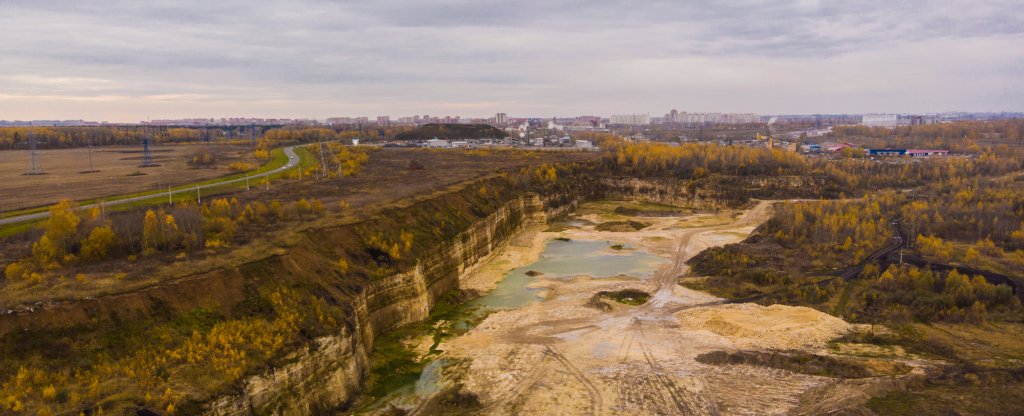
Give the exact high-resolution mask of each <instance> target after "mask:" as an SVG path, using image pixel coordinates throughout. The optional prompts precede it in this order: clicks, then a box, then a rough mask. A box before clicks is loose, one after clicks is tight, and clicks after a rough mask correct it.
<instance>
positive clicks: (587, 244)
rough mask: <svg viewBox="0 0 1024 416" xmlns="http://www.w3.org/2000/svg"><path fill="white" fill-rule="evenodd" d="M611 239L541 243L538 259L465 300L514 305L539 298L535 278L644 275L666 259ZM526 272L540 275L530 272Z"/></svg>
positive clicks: (476, 304)
mask: <svg viewBox="0 0 1024 416" xmlns="http://www.w3.org/2000/svg"><path fill="white" fill-rule="evenodd" d="M613 245H617V243H615V242H612V241H592V240H570V241H563V240H551V241H548V242H547V244H546V245H545V247H544V252H543V253H542V254H541V256H540V259H538V260H537V261H535V262H533V263H531V264H528V265H526V266H523V267H519V268H516V269H513V270H512V271H510V272H509V273H508V274H507V275H505V278H504V279H502V280H501V281H500V282H498V284H497V286H496V287H495V288H494V290H492V291H490V292H488V293H487V294H486V295H484V296H481V297H479V298H477V299H476V300H473V301H471V302H469V303H468V304H467V306H469V307H478V308H479V309H481V310H483V311H484V312H486V311H487V310H496V309H515V308H519V307H523V306H526V305H527V304H529V303H531V302H536V301H538V300H540V299H541V298H540V294H541V289H537V288H531V287H528V286H529V285H530V284H532V283H534V282H536V281H537V279H538V278H546V279H565V278H569V277H573V276H579V275H587V276H591V277H594V278H607V277H613V276H619V275H627V276H632V277H636V278H640V279H646V278H649V277H651V276H652V275H654V272H655V271H656V270H657V269H658V267H659V266H661V265H663V264H666V263H667V262H668V260H666V259H664V258H661V257H658V256H655V255H652V254H650V253H647V252H645V251H640V250H633V249H632V247H630V246H628V245H622V250H613V249H612V248H611V247H612V246H613ZM529 272H539V273H541V274H540V275H536V276H530V275H529V274H528V273H529Z"/></svg>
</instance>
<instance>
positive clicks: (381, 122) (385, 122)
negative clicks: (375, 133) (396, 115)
mask: <svg viewBox="0 0 1024 416" xmlns="http://www.w3.org/2000/svg"><path fill="white" fill-rule="evenodd" d="M377 125H378V126H389V125H391V117H390V116H377Z"/></svg>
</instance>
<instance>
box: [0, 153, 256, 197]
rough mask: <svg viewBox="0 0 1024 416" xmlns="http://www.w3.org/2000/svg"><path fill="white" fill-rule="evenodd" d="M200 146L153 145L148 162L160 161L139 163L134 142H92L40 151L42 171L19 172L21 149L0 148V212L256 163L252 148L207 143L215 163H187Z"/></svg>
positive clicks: (163, 184) (24, 157)
mask: <svg viewBox="0 0 1024 416" xmlns="http://www.w3.org/2000/svg"><path fill="white" fill-rule="evenodd" d="M201 146H202V145H166V146H154V147H153V148H152V149H153V161H154V162H155V163H157V164H159V165H160V166H156V167H148V168H140V167H139V166H138V165H139V163H140V162H141V160H142V152H141V149H140V148H138V147H97V148H94V149H93V151H92V159H93V167H94V168H95V169H96V170H98V171H99V172H92V173H83V172H86V171H88V170H89V150H88V149H85V148H79V149H60V150H40V151H38V154H37V160H38V163H39V165H40V166H41V169H42V171H43V174H42V175H25V172H26V171H28V168H29V165H30V156H29V153H28V152H26V151H3V152H0V211H2V213H8V212H10V211H16V210H24V209H26V208H33V207H39V206H46V205H50V204H53V203H55V202H57V201H59V200H60V199H63V198H70V199H73V200H76V201H84V200H90V199H95V198H101V197H105V196H110V195H122V194H131V193H137V192H144V191H151V190H156V189H166V188H167V187H168V186H178V185H184V184H189V183H193V182H200V181H204V180H209V179H212V178H217V177H220V176H224V175H227V174H230V173H231V171H229V170H228V168H227V166H228V164H230V163H233V162H247V163H252V164H258V163H257V162H256V160H255V159H254V158H253V156H252V148H251V147H249V146H240V145H211V146H208V148H209V149H210V151H211V153H213V154H214V155H215V156H216V159H217V160H216V163H215V164H214V165H213V166H212V167H208V168H193V167H191V166H189V165H188V161H189V159H190V158H191V156H192V154H193V152H195V150H196V149H197V148H199V147H201Z"/></svg>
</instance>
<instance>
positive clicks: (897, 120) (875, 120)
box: [861, 114, 939, 127]
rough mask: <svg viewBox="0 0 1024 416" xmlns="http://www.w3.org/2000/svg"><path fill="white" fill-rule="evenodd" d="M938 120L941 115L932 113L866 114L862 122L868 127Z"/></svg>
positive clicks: (917, 124)
mask: <svg viewBox="0 0 1024 416" xmlns="http://www.w3.org/2000/svg"><path fill="white" fill-rule="evenodd" d="M938 122H939V117H938V116H936V115H932V114H924V115H919V114H865V115H864V117H863V121H862V122H861V123H862V124H864V125H865V126H868V127H901V126H921V125H925V124H935V123H938Z"/></svg>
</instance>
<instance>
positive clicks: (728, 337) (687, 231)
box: [441, 202, 851, 415]
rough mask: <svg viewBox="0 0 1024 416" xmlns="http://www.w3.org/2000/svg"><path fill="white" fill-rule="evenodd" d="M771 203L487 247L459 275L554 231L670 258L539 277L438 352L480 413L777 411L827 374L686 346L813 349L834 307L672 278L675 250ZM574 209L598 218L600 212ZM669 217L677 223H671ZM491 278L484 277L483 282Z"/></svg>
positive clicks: (739, 227) (526, 258) (677, 258)
mask: <svg viewBox="0 0 1024 416" xmlns="http://www.w3.org/2000/svg"><path fill="white" fill-rule="evenodd" d="M770 213H771V204H770V203H768V202H762V203H760V204H758V205H757V206H756V207H754V208H753V209H751V210H748V211H746V212H742V213H739V212H737V213H732V214H729V213H726V214H719V215H717V216H716V215H712V214H701V215H704V216H707V217H715V218H701V217H700V216H699V215H698V216H689V217H687V218H680V217H665V218H653V217H652V218H638V219H639V220H641V221H644V222H647V223H650V224H652V225H651V226H649V227H647V228H645V229H643V230H641V231H636V232H600V231H595V230H594V226H593V225H584V226H580V227H576V228H570V229H567V230H564V231H560V232H557V233H551V232H533V233H531V234H529V235H528V236H525V237H522V238H521V239H520V240H519V243H520V248H519V249H516V250H510V252H509V253H507V254H504V255H500V256H497V257H496V258H495V259H493V260H492V262H493V263H492V264H490V265H484V267H482V268H481V269H480V273H481V274H480V275H479V276H476V277H475V278H474V279H471V282H473V286H474V287H475V288H477V289H481V290H486V289H487V288H488V287H489V286H490V285H493V282H494V281H495V280H496V279H497V278H500V276H501V275H502V274H501V271H502V270H508V269H509V268H511V267H516V266H521V265H524V264H528V263H529V262H530V261H532V260H534V259H536V257H537V256H538V255H539V254H540V251H541V248H542V247H543V242H544V241H545V240H547V239H549V238H553V237H555V236H560V237H567V238H571V239H578V240H610V241H616V242H622V243H627V244H629V245H631V246H634V247H637V248H642V249H644V250H648V251H649V252H651V253H654V254H657V255H660V256H664V257H666V258H670V259H671V262H670V263H669V264H667V265H666V266H663V267H662V268H660V269H659V270H658V271H657V272H656V273H655V274H654V276H653V277H650V278H647V279H638V278H632V277H628V276H620V277H615V278H603V279H593V278H589V277H587V276H577V277H574V278H571V279H557V280H556V279H544V278H543V276H542V277H541V278H540V279H539V280H538V282H537V283H536V285H538V286H543V287H545V288H546V289H547V291H546V295H545V299H544V300H542V301H539V302H535V303H532V304H530V305H528V306H525V307H522V308H519V309H514V310H506V311H499V312H495V313H493V314H491V315H490V316H488V317H487V318H486V319H485V320H484V321H483V322H482V323H481V324H480V325H479V326H477V327H476V328H474V329H473V330H472V331H470V332H469V333H467V334H465V335H463V336H460V337H457V338H453V339H451V340H448V341H447V342H445V343H444V344H443V345H442V346H441V349H442V350H444V351H445V353H444V354H445V356H446V358H449V359H455V360H462V361H463V362H466V363H468V367H463V368H465V369H466V370H467V371H463V372H462V373H463V374H461V375H460V376H459V377H460V381H461V382H462V383H463V386H464V388H465V389H466V390H468V391H470V392H473V393H475V394H477V395H478V396H479V398H480V401H481V403H482V404H483V406H484V411H483V413H484V414H495V415H505V414H509V415H511V414H519V415H523V414H526V415H553V414H560V415H567V414H580V415H584V414H585V415H601V414H751V415H754V414H757V415H761V414H785V413H788V412H791V411H793V410H794V409H796V408H797V407H798V406H799V405H801V404H802V401H804V402H805V401H806V398H805V397H806V394H807V393H808V392H811V391H814V390H821V389H823V388H825V387H827V386H828V385H829V384H830V383H834V382H835V381H834V380H833V379H830V378H827V377H820V376H810V375H802V374H797V373H792V372H787V371H783V370H776V369H771V368H768V367H754V366H747V365H727V366H714V365H704V364H701V363H698V362H697V361H695V360H694V358H695V357H696V356H697V355H699V354H702V353H705V352H709V351H714V350H738V349H779V350H789V349H802V350H809V351H817V350H820V349H822V348H823V347H824V345H825V343H826V342H827V341H829V340H830V339H833V338H835V337H837V336H840V335H842V334H844V333H846V332H848V331H850V330H851V326H850V325H849V324H847V323H846V322H844V321H842V320H841V319H838V318H834V317H832V316H830V315H827V314H824V313H821V312H818V311H816V310H813V309H809V308H801V307H789V306H782V305H773V306H769V307H764V306H760V305H755V304H721V303H720V302H719V301H720V300H721V299H717V298H715V297H713V296H711V295H709V294H706V293H703V292H698V291H694V290H690V289H686V288H684V287H682V286H680V285H679V284H678V283H677V282H678V278H679V277H680V276H681V275H683V274H685V273H686V271H687V269H686V265H685V263H684V262H685V261H686V260H687V259H689V258H690V257H692V256H694V255H696V254H697V253H699V252H700V251H701V250H704V249H705V248H708V247H711V246H716V245H723V244H727V243H732V242H737V241H740V240H742V239H743V238H745V236H747V235H748V234H749V233H750V232H751V231H752V230H753V229H754V228H755V227H756V226H757V225H759V224H761V223H762V222H763V221H765V220H766V219H767V218H768V217H769V216H770ZM589 217H590V218H586V217H585V218H582V219H583V220H587V221H584V222H585V223H586V222H589V223H591V224H592V223H600V222H602V221H605V220H608V219H609V218H599V217H600V215H598V214H590V215H589ZM680 224H683V225H682V226H680ZM488 282H491V283H488ZM625 288H632V289H640V290H643V291H646V292H648V293H651V294H652V296H651V298H650V300H649V301H648V302H647V303H645V304H643V305H639V306H627V305H621V304H618V303H615V302H609V303H611V304H613V309H612V310H610V311H601V310H599V309H597V308H594V307H589V306H587V305H586V304H587V303H588V301H589V300H590V299H591V297H592V296H593V295H594V294H595V293H596V292H598V291H601V290H618V289H625Z"/></svg>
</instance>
